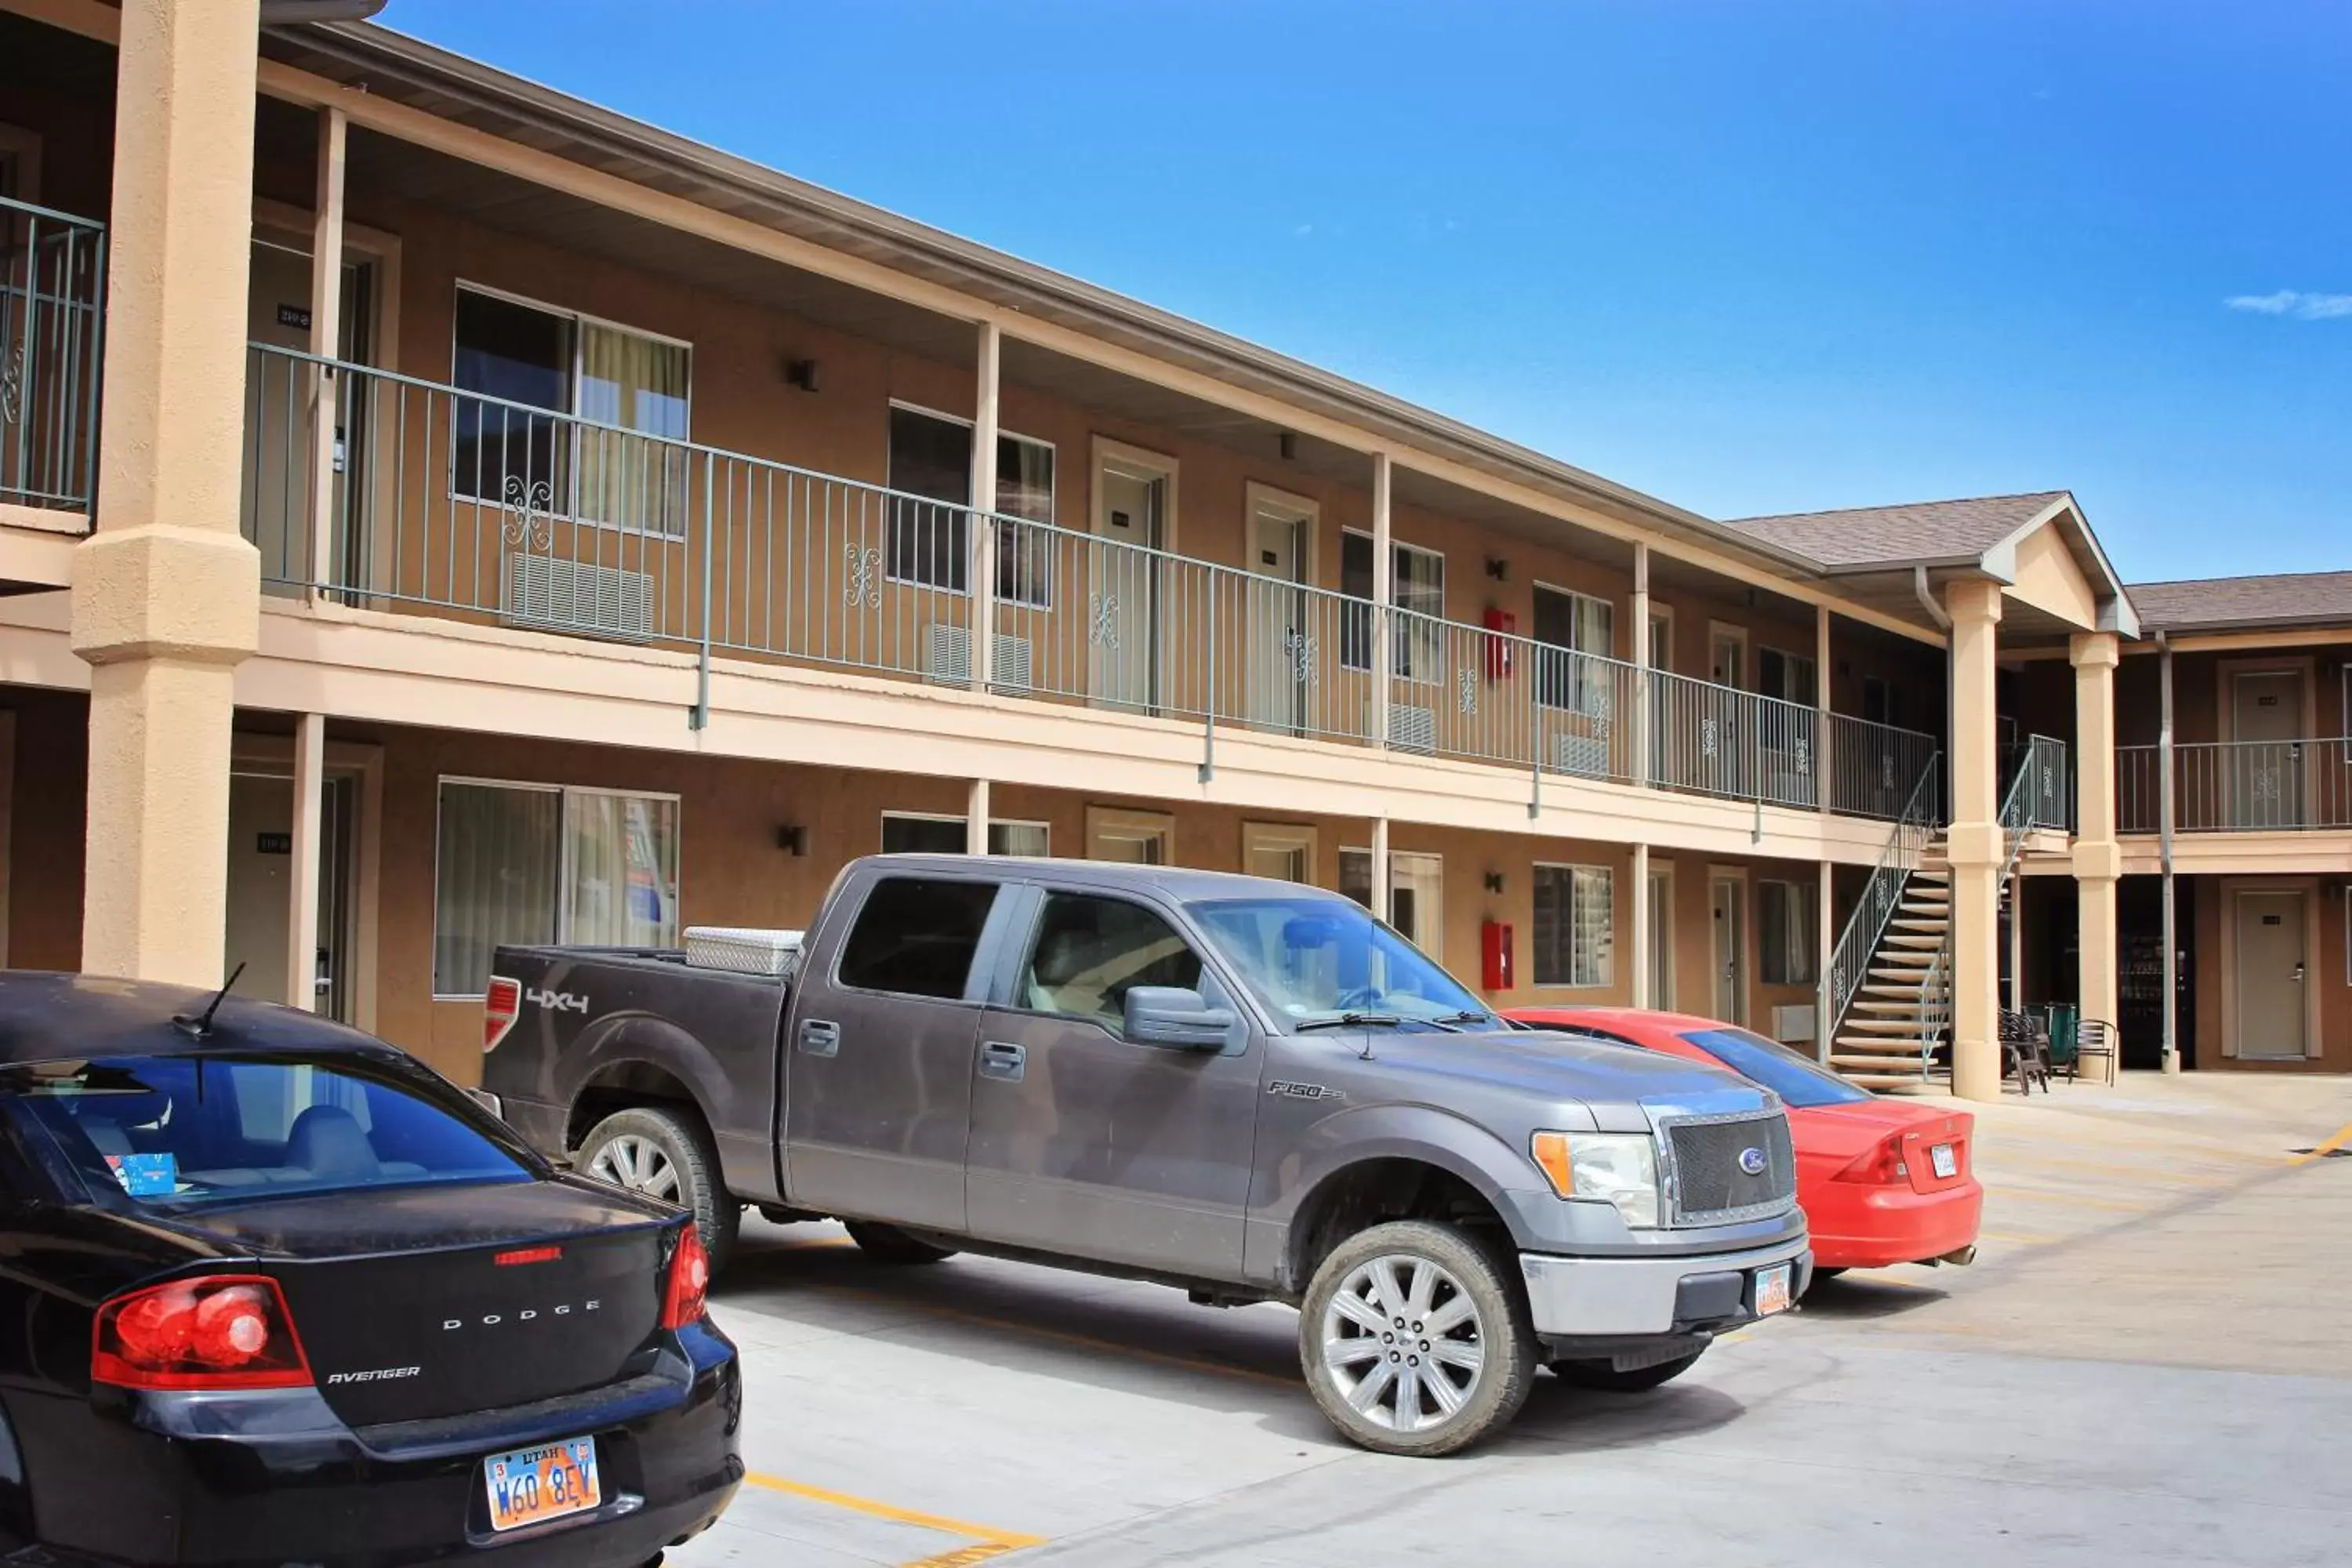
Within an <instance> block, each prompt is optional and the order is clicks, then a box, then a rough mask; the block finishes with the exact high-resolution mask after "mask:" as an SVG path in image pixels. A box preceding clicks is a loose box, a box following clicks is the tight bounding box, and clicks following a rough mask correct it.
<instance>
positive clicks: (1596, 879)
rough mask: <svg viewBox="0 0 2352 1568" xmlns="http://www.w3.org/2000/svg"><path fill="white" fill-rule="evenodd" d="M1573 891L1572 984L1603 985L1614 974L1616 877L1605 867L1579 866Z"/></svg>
mask: <svg viewBox="0 0 2352 1568" xmlns="http://www.w3.org/2000/svg"><path fill="white" fill-rule="evenodd" d="M1575 888H1576V913H1575V924H1574V928H1573V940H1574V943H1575V948H1574V954H1573V957H1574V962H1575V966H1576V973H1577V980H1576V984H1579V985H1606V984H1609V983H1610V981H1611V980H1612V978H1613V977H1614V975H1615V973H1616V957H1617V953H1616V947H1617V878H1616V873H1614V872H1613V871H1612V870H1610V869H1609V868H1607V867H1605V866H1579V867H1578V868H1576V882H1575Z"/></svg>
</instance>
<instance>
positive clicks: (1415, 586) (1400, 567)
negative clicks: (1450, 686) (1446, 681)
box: [1339, 530, 1445, 680]
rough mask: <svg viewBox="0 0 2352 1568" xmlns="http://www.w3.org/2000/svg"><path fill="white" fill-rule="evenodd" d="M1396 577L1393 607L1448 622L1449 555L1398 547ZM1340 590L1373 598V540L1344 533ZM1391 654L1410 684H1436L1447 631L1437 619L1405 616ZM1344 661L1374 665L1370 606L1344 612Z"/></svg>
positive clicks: (1397, 669) (1365, 535) (1393, 634)
mask: <svg viewBox="0 0 2352 1568" xmlns="http://www.w3.org/2000/svg"><path fill="white" fill-rule="evenodd" d="M1394 549H1395V552H1396V554H1395V561H1394V564H1393V567H1392V570H1391V574H1390V576H1391V581H1390V583H1389V603H1390V604H1391V605H1393V606H1394V607H1395V608H1397V609H1400V610H1411V611H1412V612H1413V613H1414V614H1415V615H1417V616H1431V617H1433V618H1434V619H1443V618H1444V615H1445V557H1444V556H1443V555H1441V554H1439V553H1438V552H1436V551H1434V550H1423V549H1421V548H1419V547H1418V546H1415V545H1411V544H1399V545H1396V546H1394ZM1339 592H1340V593H1342V594H1344V595H1347V596H1348V597H1349V598H1351V599H1361V600H1364V601H1367V602H1368V603H1369V601H1370V599H1371V597H1372V538H1371V535H1370V534H1368V533H1358V532H1356V531H1353V530H1348V531H1342V532H1341V534H1340V535H1339ZM1391 642H1392V643H1393V644H1394V646H1393V647H1391V649H1390V652H1389V663H1390V666H1391V670H1392V672H1393V673H1395V674H1397V675H1401V676H1402V677H1404V678H1405V679H1408V680H1435V679H1438V676H1439V664H1440V662H1441V660H1442V658H1443V657H1444V628H1443V627H1441V626H1437V625H1435V624H1433V621H1420V620H1412V619H1409V618H1404V617H1400V618H1399V622H1398V625H1397V626H1396V628H1395V629H1394V630H1393V631H1392V632H1391ZM1339 662H1340V664H1341V665H1342V666H1343V667H1344V668H1349V669H1370V668H1371V667H1372V616H1371V612H1370V610H1369V609H1365V608H1354V609H1349V610H1348V611H1346V612H1344V613H1343V615H1342V616H1341V619H1340V623H1339Z"/></svg>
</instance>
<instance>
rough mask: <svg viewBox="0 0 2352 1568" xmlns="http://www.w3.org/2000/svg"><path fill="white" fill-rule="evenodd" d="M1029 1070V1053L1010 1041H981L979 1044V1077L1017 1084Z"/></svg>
mask: <svg viewBox="0 0 2352 1568" xmlns="http://www.w3.org/2000/svg"><path fill="white" fill-rule="evenodd" d="M1028 1068H1029V1052H1028V1050H1027V1049H1026V1048H1025V1047H1021V1046H1016V1045H1014V1044H1013V1043H1012V1042H1011V1041H1010V1040H982V1042H981V1044H980V1076H981V1077H982V1078H992V1079H997V1080H998V1081H999V1082H1001V1083H1019V1082H1020V1081H1021V1078H1022V1075H1023V1074H1024V1073H1025V1072H1026V1071H1028Z"/></svg>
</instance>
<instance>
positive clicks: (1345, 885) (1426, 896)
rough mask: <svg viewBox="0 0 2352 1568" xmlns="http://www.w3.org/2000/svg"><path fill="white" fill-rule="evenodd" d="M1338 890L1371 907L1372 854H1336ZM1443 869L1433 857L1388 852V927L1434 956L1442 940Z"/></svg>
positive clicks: (1345, 851) (1356, 851)
mask: <svg viewBox="0 0 2352 1568" xmlns="http://www.w3.org/2000/svg"><path fill="white" fill-rule="evenodd" d="M1339 891H1340V893H1341V894H1342V895H1344V896H1345V897H1347V898H1350V899H1353V900H1356V902H1358V903H1360V904H1361V905H1363V906H1364V908H1366V909H1368V910H1369V909H1370V908H1371V907H1372V852H1371V851H1370V850H1369V849H1342V850H1340V851H1339ZM1444 913H1445V866H1444V861H1442V860H1440V859H1439V858H1437V857H1436V856H1434V855H1424V854H1415V853H1412V852H1411V851H1408V850H1402V849H1394V850H1391V851H1390V852H1389V924H1390V925H1391V926H1392V927H1393V928H1395V930H1396V932H1397V934H1398V935H1400V936H1402V937H1403V938H1404V939H1405V941H1407V942H1411V943H1412V944H1413V946H1415V947H1417V948H1419V949H1421V951H1422V952H1425V953H1428V954H1430V955H1432V956H1433V957H1434V956H1436V954H1437V952H1438V949H1439V944H1440V943H1441V942H1443V941H1444Z"/></svg>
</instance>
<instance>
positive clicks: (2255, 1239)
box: [672, 1075, 2352, 1568]
mask: <svg viewBox="0 0 2352 1568" xmlns="http://www.w3.org/2000/svg"><path fill="white" fill-rule="evenodd" d="M1969 1109H1970V1110H1975V1111H1976V1112H1977V1113H1978V1116H1979V1124H1978V1125H1979V1172H1980V1173H1981V1174H1982V1176H1983V1178H1984V1180H1985V1182H1986V1184H1987V1186H1988V1189H1989V1194H1990V1195H1989V1203H1988V1213H1987V1220H1986V1235H1985V1242H1984V1248H1983V1255H1982V1257H1981V1258H1980V1259H1979V1262H1978V1263H1977V1264H1976V1265H1974V1266H1973V1267H1971V1268H1940V1269H1926V1268H1899V1269H1886V1270H1874V1271H1870V1272H1867V1273H1857V1274H1853V1275H1849V1276H1847V1277H1846V1278H1845V1279H1841V1280H1838V1281H1835V1282H1832V1283H1830V1284H1827V1285H1824V1286H1822V1288H1820V1289H1817V1290H1816V1291H1815V1292H1814V1293H1813V1295H1812V1296H1811V1298H1809V1299H1808V1300H1807V1301H1806V1302H1805V1304H1804V1310H1803V1311H1802V1312H1801V1313H1799V1314H1797V1315H1796V1316H1794V1317H1792V1318H1790V1319H1785V1320H1781V1321H1775V1322H1772V1323H1769V1324H1764V1325H1759V1326H1758V1327H1756V1328H1753V1329H1750V1330H1748V1331H1743V1332H1741V1333H1739V1334H1737V1335H1734V1336H1732V1337H1731V1339H1730V1340H1728V1341H1727V1342H1725V1343H1724V1344H1722V1345H1721V1346H1719V1347H1718V1348H1717V1350H1715V1351H1714V1352H1710V1354H1709V1355H1708V1356H1707V1358H1706V1361H1704V1362H1703V1363H1700V1365H1699V1366H1698V1367H1697V1368H1696V1369H1695V1370H1694V1371H1693V1372H1692V1373H1689V1374H1688V1375H1686V1376H1685V1378H1684V1379H1682V1380H1681V1381H1679V1382H1677V1383H1675V1384H1672V1385H1670V1386H1668V1387H1667V1388H1665V1389H1663V1390H1660V1391H1658V1392H1657V1393H1656V1394H1650V1395H1646V1396H1642V1397H1637V1398H1622V1397H1611V1396H1603V1395H1594V1394H1579V1393H1578V1392H1576V1391H1574V1390H1570V1389H1569V1388H1566V1387H1565V1386H1563V1385H1560V1384H1555V1383H1553V1382H1552V1381H1551V1380H1550V1379H1549V1378H1547V1379H1544V1380H1542V1381H1541V1382H1540V1383H1539V1384H1538V1388H1537V1392H1536V1394H1535V1396H1534V1397H1533V1398H1532V1399H1531V1400H1530V1402H1529V1404H1528V1410H1527V1413H1526V1415H1524V1416H1523V1417H1522V1418H1521V1420H1520V1422H1519V1424H1518V1426H1517V1427H1516V1428H1514V1429H1513V1431H1512V1432H1511V1434H1510V1435H1509V1436H1508V1437H1507V1439H1506V1440H1504V1441H1502V1442H1499V1443H1496V1444H1494V1445H1491V1446H1489V1447H1486V1448H1484V1449H1481V1450H1479V1451H1478V1452H1476V1453H1475V1454H1473V1455H1470V1456H1466V1457H1464V1458H1456V1459H1451V1460H1439V1461H1420V1462H1415V1461H1409V1460H1393V1459H1384V1458H1375V1457H1372V1456H1369V1455H1365V1454H1362V1453H1360V1452H1358V1451H1356V1450H1354V1449H1352V1448H1349V1447H1346V1446H1345V1445H1343V1444H1340V1443H1339V1441H1338V1440H1337V1439H1336V1438H1334V1437H1333V1436H1331V1435H1330V1433H1329V1432H1328V1428H1326V1427H1325V1426H1324V1425H1323V1423H1322V1422H1321V1420H1320V1419H1319V1418H1318V1416H1317V1415H1316V1414H1315V1412H1314V1410H1313V1407H1312V1406H1311V1405H1309V1403H1308V1402H1307V1397H1306V1394H1305V1393H1304V1391H1303V1389H1302V1388H1301V1387H1300V1385H1299V1382H1298V1375H1297V1367H1296V1363H1295V1361H1294V1359H1293V1358H1294V1350H1293V1345H1294V1333H1295V1325H1296V1318H1295V1317H1294V1315H1293V1314H1291V1313H1289V1312H1288V1311H1286V1310H1282V1309H1279V1308H1275V1307H1254V1308H1247V1309H1242V1310H1232V1311H1217V1310H1208V1309H1202V1308H1194V1307H1192V1306H1189V1305H1187V1304H1186V1303H1185V1301H1184V1300H1183V1299H1182V1298H1181V1296H1179V1295H1177V1294H1176V1293H1174V1292H1172V1291H1169V1290H1164V1289H1157V1288H1154V1287H1149V1286H1138V1285H1129V1284H1123V1283H1119V1282H1116V1281H1108V1280H1099V1279H1088V1278H1086V1277H1084V1276H1079V1275H1071V1274H1064V1273H1057V1272H1052V1271H1047V1270H1042V1269H1034V1268H1024V1267H1021V1266H1018V1265H1013V1264H1003V1263H997V1262H993V1261H991V1260H986V1259H974V1258H957V1259H954V1260H951V1261H950V1262H948V1263H946V1264H942V1265H940V1266H938V1267H936V1268H923V1269H913V1270H889V1269H882V1268H874V1267H872V1266H870V1265H868V1264H867V1263H866V1262H865V1261H864V1260H863V1259H862V1258H860V1257H859V1256H858V1255H857V1254H856V1251H855V1250H854V1249H851V1248H849V1247H847V1245H846V1243H845V1241H844V1240H843V1239H842V1238H841V1237H839V1236H838V1235H837V1234H836V1233H834V1232H832V1231H831V1230H830V1229H829V1228H821V1227H815V1226H795V1227H792V1228H789V1229H778V1228H775V1227H772V1226H764V1225H759V1224H757V1223H756V1222H755V1223H754V1224H753V1225H752V1226H751V1227H750V1228H749V1229H747V1232H746V1243H747V1245H746V1248H745V1252H744V1254H743V1255H742V1256H741V1257H740V1258H739V1260H738V1262H737V1264H736V1266H735V1267H734V1268H732V1269H730V1274H729V1277H728V1279H726V1280H725V1281H723V1283H722V1288H721V1289H720V1291H719V1302H718V1309H717V1310H718V1311H719V1318H720V1321H721V1322H722V1324H723V1325H724V1326H725V1327H726V1328H727V1329H728V1331H730V1333H732V1334H734V1335H735V1336H736V1338H737V1339H738V1341H739V1342H740V1343H741V1344H742V1345H743V1347H744V1350H745V1353H746V1357H747V1364H748V1366H749V1368H750V1379H749V1388H748V1397H747V1418H746V1422H747V1424H746V1430H745V1437H744V1448H745V1454H746V1457H747V1458H748V1460H749V1461H750V1463H751V1466H752V1467H753V1468H754V1470H755V1472H756V1473H757V1475H758V1477H759V1479H758V1481H757V1483H756V1484H754V1485H752V1486H751V1487H747V1488H746V1489H745V1491H744V1493H743V1495H742V1498H741V1500H740V1501H739V1502H738V1504H737V1505H736V1507H735V1509H734V1510H732V1511H731V1512H730V1515H729V1517H728V1518H727V1520H726V1521H723V1522H722V1523H721V1525H720V1526H719V1528H718V1529H717V1530H715V1531H712V1532H711V1533H710V1534H709V1536H707V1537H705V1538H704V1539H703V1540H701V1541H698V1542H694V1543H692V1544H691V1545H689V1546H688V1547H687V1548H684V1549H682V1550H680V1551H678V1552H675V1553H673V1554H672V1560H673V1562H674V1563H677V1564H678V1565H679V1568H708V1565H715V1564H720V1563H744V1564H751V1563H759V1564H771V1563H792V1564H795V1565H813V1568H845V1565H849V1564H877V1563H878V1564H917V1563H919V1564H923V1565H925V1568H942V1565H947V1564H961V1563H979V1562H984V1561H989V1560H992V1559H997V1558H1007V1559H1010V1560H1011V1561H1012V1562H1013V1563H1019V1564H1026V1563H1038V1564H1041V1565H1043V1564H1048V1563H1073V1564H1076V1563H1103V1564H1116V1565H1119V1568H1127V1565H1129V1564H1175V1563H1184V1564H1188V1565H1189V1564H1198V1563H1214V1564H1233V1565H1236V1568H1238V1565H1243V1564H1249V1565H1258V1564H1271V1565H1283V1568H1287V1565H1297V1568H1307V1565H1309V1564H1316V1565H1320V1564H1330V1563H1345V1564H1347V1565H1348V1568H1380V1565H1385V1564H1390V1563H1396V1564H1403V1563H1415V1564H1425V1563H1432V1562H1436V1563H1551V1562H1592V1561H1602V1562H1606V1561H1612V1560H1640V1561H1664V1562H1682V1561H1689V1562H1704V1563H1715V1564H1723V1565H1726V1568H1732V1565H1737V1568H1759V1565H1766V1564H1790V1565H1792V1568H1795V1565H1801V1568H1821V1565H1822V1564H1836V1563H1887V1562H1916V1563H1988V1564H1991V1563H1999V1564H2004V1565H2007V1564H2019V1563H2025V1564H2064V1565H2067V1568H2075V1565H2082V1568H2089V1565H2093V1564H2097V1565H2101V1568H2105V1565H2109V1564H2115V1563H2156V1564H2177V1563H2216V1564H2219V1563H2227V1564H2233V1565H2234V1564H2244V1563H2260V1564H2263V1568H2292V1565H2295V1564H2304V1563H2310V1564H2321V1563H2326V1564H2329V1565H2331V1568H2333V1565H2334V1564H2337V1563H2342V1562H2344V1561H2345V1560H2346V1558H2347V1555H2352V1548H2347V1544H2346V1542H2347V1536H2352V1466H2347V1464H2346V1463H2345V1462H2344V1459H2343V1457H2342V1456H2343V1451H2344V1449H2343V1443H2344V1434H2345V1433H2346V1432H2347V1430H2352V1335H2347V1334H2346V1333H2345V1332H2344V1325H2345V1322H2346V1318H2347V1313H2346V1311H2345V1309H2344V1308H2343V1306H2342V1305H2341V1303H2343V1302H2345V1301H2346V1300H2352V1245H2347V1243H2352V1159H2335V1158H2329V1157H2326V1156H2324V1155H2315V1154H2300V1153H2297V1152H2296V1151H2298V1150H2319V1149H2324V1148H2326V1147H2327V1146H2328V1145H2329V1144H2330V1143H2331V1142H2334V1141H2338V1140H2340V1141H2342V1142H2344V1143H2346V1144H2347V1145H2352V1080H2347V1079H2256V1078H2252V1077H2237V1078H2232V1077H2222V1076H2219V1075H2216V1076H2210V1077H2195V1076H2192V1077H2190V1078H2188V1079H2173V1080H2166V1079H2159V1078H2156V1077H2153V1076H2150V1077H2147V1078H2141V1077H2139V1076H2137V1075H2132V1076H2130V1077H2127V1078H2126V1080H2125V1082H2124V1083H2123V1084H2122V1085H2121V1086H2120V1087H2118V1088H2115V1089H2105V1088H2099V1087H2094V1086H2090V1085H2066V1084H2061V1085H2059V1086H2058V1088H2057V1090H2056V1092H2054V1093H2053V1094H2051V1095H2049V1096H2046V1097H2045V1096H2042V1095H2041V1094H2038V1093H2037V1094H2036V1095H2034V1096H2033V1097H2032V1100H2031V1101H2030V1102H2025V1101H2021V1100H2015V1099H2011V1100H2006V1101H2004V1102H2003V1103H2001V1104H2000V1105H1996V1106H1990V1107H1969ZM1016 1553H1017V1555H1015V1554H1016Z"/></svg>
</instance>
